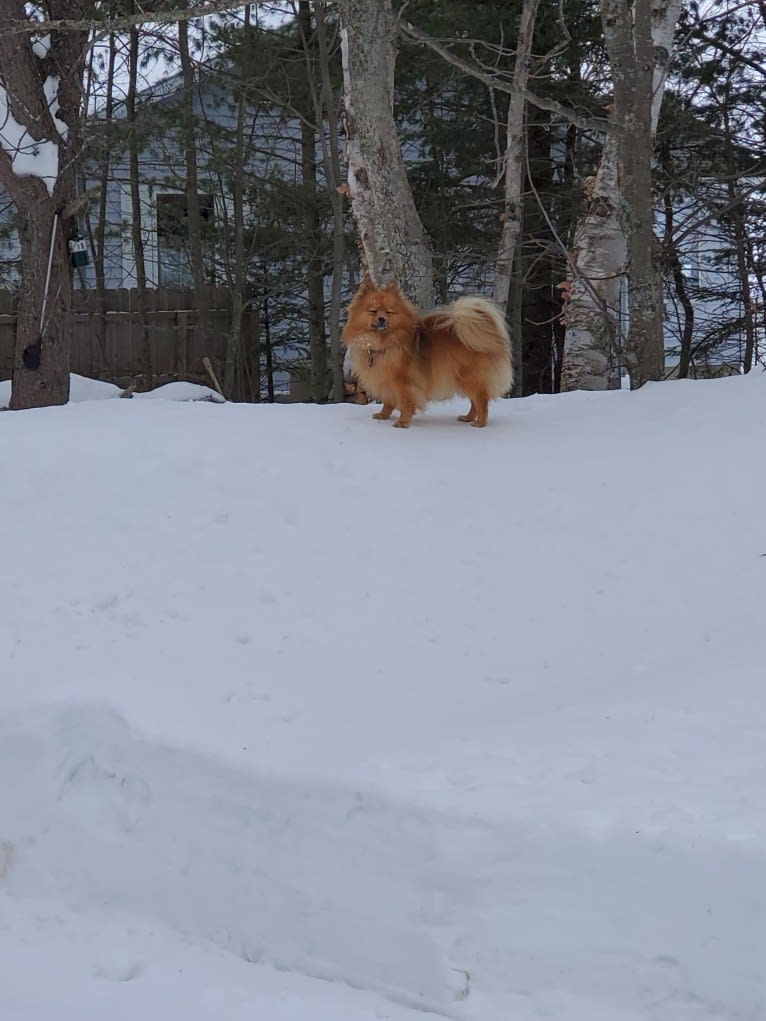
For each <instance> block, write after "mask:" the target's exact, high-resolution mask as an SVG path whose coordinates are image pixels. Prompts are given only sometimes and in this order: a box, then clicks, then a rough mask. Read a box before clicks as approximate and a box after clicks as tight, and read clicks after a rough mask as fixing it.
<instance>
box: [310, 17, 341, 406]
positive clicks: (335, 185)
mask: <svg viewBox="0 0 766 1021" xmlns="http://www.w3.org/2000/svg"><path fill="white" fill-rule="evenodd" d="M314 9H315V13H316V27H317V43H318V45H319V74H320V81H321V90H320V97H321V98H320V107H321V114H322V116H320V117H318V118H317V120H318V122H319V123H320V124H321V123H322V117H324V119H325V120H326V121H327V136H328V137H325V134H324V132H323V133H322V161H323V165H324V172H325V178H326V180H327V187H328V189H329V192H330V203H331V206H332V284H331V289H330V308H329V316H328V329H329V333H330V372H331V377H332V397H333V400H334V401H336V402H340V401H343V400H344V398H345V386H344V379H343V346H342V344H341V339H340V334H341V329H340V309H341V297H342V292H343V260H344V257H345V245H346V239H345V230H344V227H345V223H344V216H343V196H342V195H341V192H340V189H341V169H340V142H339V138H338V111H337V104H336V101H335V94H334V92H333V87H332V80H331V78H330V53H329V47H328V42H327V28H326V23H325V3H324V0H315V3H314Z"/></svg>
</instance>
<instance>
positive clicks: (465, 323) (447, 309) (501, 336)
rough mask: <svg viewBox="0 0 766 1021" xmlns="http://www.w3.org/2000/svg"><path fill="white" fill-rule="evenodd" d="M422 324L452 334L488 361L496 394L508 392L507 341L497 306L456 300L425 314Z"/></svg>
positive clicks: (482, 300) (510, 368)
mask: <svg viewBox="0 0 766 1021" xmlns="http://www.w3.org/2000/svg"><path fill="white" fill-rule="evenodd" d="M424 322H425V323H426V324H428V325H430V326H432V327H433V328H435V329H451V330H453V331H454V333H455V334H456V336H457V338H458V340H460V342H461V343H462V344H464V345H465V346H466V347H467V348H468V349H469V350H471V351H476V353H477V354H483V355H488V356H489V357H490V358H492V359H493V361H494V362H495V364H496V366H497V369H498V379H497V388H498V389H497V392H498V393H507V392H508V391H509V390H510V389H511V387H512V386H513V361H512V352H511V338H510V336H509V334H508V327H507V326H506V324H505V319H504V318H503V316H502V315H501V313H500V310H499V309H498V307H497V305H494V304H493V303H492V302H491V301H487V299H486V298H478V297H469V298H458V299H457V301H455V302H453V303H452V304H451V305H445V306H444V307H442V308H438V309H435V310H434V311H433V312H429V314H428V315H427V316H426V317H425V319H424ZM501 377H502V378H501Z"/></svg>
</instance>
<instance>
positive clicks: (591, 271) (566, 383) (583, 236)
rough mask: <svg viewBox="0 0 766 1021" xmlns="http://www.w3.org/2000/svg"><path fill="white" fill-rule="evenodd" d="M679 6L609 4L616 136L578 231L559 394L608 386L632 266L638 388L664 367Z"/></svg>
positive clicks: (664, 0) (604, 5)
mask: <svg viewBox="0 0 766 1021" xmlns="http://www.w3.org/2000/svg"><path fill="white" fill-rule="evenodd" d="M681 6H682V0H653V2H652V0H635V3H634V4H633V6H632V7H629V6H628V3H627V0H602V2H601V18H602V24H603V27H604V37H605V40H606V46H607V51H608V54H609V62H610V65H611V67H612V76H613V82H614V104H613V110H612V124H611V129H612V130H611V133H610V135H609V137H608V138H607V140H606V142H605V143H604V148H603V152H602V157H601V162H600V164H599V169H598V172H597V174H596V178H595V180H594V182H593V183H592V187H591V189H590V195H589V199H588V202H587V206H586V210H585V214H584V216H583V217H582V219H581V220H580V223H579V224H578V228H577V231H576V233H575V242H574V253H573V265H574V267H575V270H576V272H575V274H574V276H573V277H572V278H571V279H570V281H569V284H570V291H569V301H568V305H567V311H566V323H567V333H566V341H565V358H564V367H563V372H562V389H565V390H574V389H577V388H582V389H589V390H599V389H606V388H607V387H608V386H609V385H610V379H611V377H612V375H613V371H614V365H615V343H616V337H617V327H618V320H619V308H620V300H619V295H620V284H621V280H622V277H623V275H624V274H625V273H626V269H627V279H628V287H629V292H628V293H629V309H630V325H629V334H628V339H627V344H626V349H625V357H626V362H627V365H628V368H629V371H630V375H631V385H632V386H640V385H641V384H642V383H644V382H646V380H647V379H659V378H661V376H662V369H663V355H664V352H663V340H662V305H661V295H660V287H659V279H658V277H657V274H656V271H655V267H654V260H653V252H654V246H655V243H654V232H653V229H652V202H651V157H652V140H653V137H654V133H655V131H656V128H657V121H658V119H659V112H660V106H661V103H662V94H663V90H664V85H665V79H666V78H667V73H668V69H669V65H670V57H671V52H672V42H673V32H674V30H675V25H676V22H677V20H678V17H679V14H680V10H681Z"/></svg>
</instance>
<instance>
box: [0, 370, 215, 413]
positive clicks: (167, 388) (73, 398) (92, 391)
mask: <svg viewBox="0 0 766 1021" xmlns="http://www.w3.org/2000/svg"><path fill="white" fill-rule="evenodd" d="M122 392H123V391H122V389H121V387H119V386H115V385H114V383H106V382H104V381H103V380H101V379H88V377H87V376H78V375H77V374H76V373H74V372H73V373H72V375H71V376H70V383H69V401H70V403H72V404H79V403H81V402H82V401H103V400H108V399H110V398H112V397H119V396H120V395H121V394H122ZM133 396H134V397H142V398H149V399H151V400H165V401H212V402H213V403H214V404H222V403H224V399H223V397H221V395H220V394H219V393H217V392H216V391H215V390H212V389H211V388H210V387H209V386H200V385H199V384H198V383H186V382H182V381H178V382H176V383H165V384H164V385H163V386H158V387H156V389H154V390H148V391H147V392H146V393H137V394H133ZM10 401H11V381H10V380H9V379H8V380H4V381H2V382H0V409H2V408H7V407H8V405H9V404H10Z"/></svg>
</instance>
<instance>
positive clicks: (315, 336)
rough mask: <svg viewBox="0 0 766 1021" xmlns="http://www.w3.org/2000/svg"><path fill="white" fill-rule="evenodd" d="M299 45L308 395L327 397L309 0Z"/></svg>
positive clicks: (301, 12)
mask: <svg viewBox="0 0 766 1021" xmlns="http://www.w3.org/2000/svg"><path fill="white" fill-rule="evenodd" d="M297 22H298V35H299V45H300V46H302V48H303V52H304V55H305V58H306V59H305V65H306V76H305V81H303V82H301V83H300V86H299V87H298V89H297V90H296V92H297V95H296V100H297V105H298V113H299V115H300V122H301V184H302V188H301V204H302V213H303V240H304V246H305V256H306V270H307V273H306V288H307V291H308V327H309V358H310V365H311V398H312V400H314V401H326V400H327V396H328V393H329V390H330V375H329V370H328V365H327V337H326V334H325V325H324V269H323V266H322V225H321V221H320V215H319V205H318V203H319V192H318V190H317V167H316V147H317V127H319V128H320V129H321V121H320V120H319V119H318V117H317V104H315V102H314V92H315V88H314V75H315V70H314V60H313V53H312V35H313V25H312V18H311V8H310V6H309V3H308V0H300V3H299V4H298V17H297Z"/></svg>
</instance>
